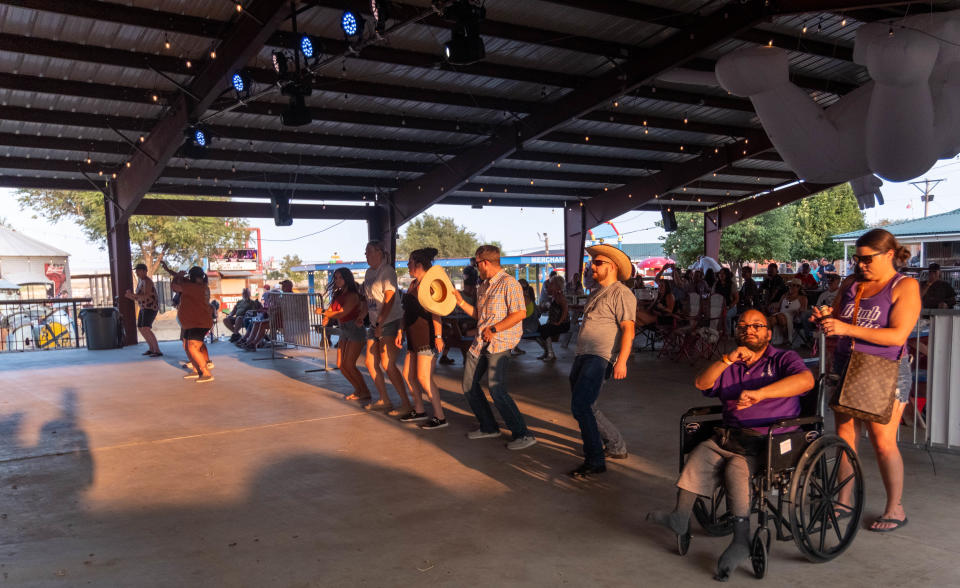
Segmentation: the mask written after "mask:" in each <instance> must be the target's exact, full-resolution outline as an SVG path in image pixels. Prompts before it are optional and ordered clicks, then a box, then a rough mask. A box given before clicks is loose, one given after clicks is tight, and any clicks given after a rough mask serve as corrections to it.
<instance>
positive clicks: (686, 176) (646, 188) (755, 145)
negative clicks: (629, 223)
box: [585, 139, 773, 227]
mask: <svg viewBox="0 0 960 588" xmlns="http://www.w3.org/2000/svg"><path fill="white" fill-rule="evenodd" d="M772 147H773V146H772V145H771V144H770V141H769V139H766V140H762V141H750V142H749V143H744V142H738V143H735V144H731V145H726V146H724V147H722V148H717V149H716V150H715V152H713V153H706V154H704V155H701V156H699V157H696V158H694V159H692V160H690V161H686V162H683V163H679V164H669V165H667V166H664V169H663V171H661V172H659V173H657V174H654V175H652V176H647V177H645V178H640V179H638V180H636V181H634V182H631V183H629V184H625V185H623V186H621V187H619V188H615V189H613V190H610V191H607V192H598V193H596V194H595V195H594V196H593V198H591V199H590V200H589V201H588V203H587V206H586V211H585V214H586V215H587V219H586V220H587V225H589V226H591V227H594V226H597V225H599V224H601V223H604V222H606V221H608V220H610V219H612V218H616V217H617V216H619V215H621V214H623V213H625V212H629V211H630V210H632V209H634V208H636V207H637V206H640V205H642V204H644V203H646V202H648V201H650V200H656V199H659V197H660V196H662V195H664V194H667V193H669V192H671V191H673V190H676V189H678V188H680V187H682V186H685V185H687V184H689V183H690V182H693V181H696V180H697V178H700V177H702V176H705V175H707V174H709V173H712V172H714V171H717V172H718V173H719V170H721V169H723V168H725V167H727V166H730V165H731V164H733V163H734V162H736V161H739V160H741V159H745V158H749V157H752V156H754V155H756V154H758V153H761V152H763V151H766V150H769V149H771V148H772Z"/></svg>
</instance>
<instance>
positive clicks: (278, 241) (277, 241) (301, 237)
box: [260, 219, 347, 243]
mask: <svg viewBox="0 0 960 588" xmlns="http://www.w3.org/2000/svg"><path fill="white" fill-rule="evenodd" d="M345 222H347V221H346V219H344V220H342V221H338V222H335V223H333V224H332V225H330V226H329V227H326V228H324V229H320V230H319V231H314V232H312V233H307V234H306V235H300V236H299V237H294V238H293V239H260V240H261V241H269V242H271V243H287V242H290V241H299V240H300V239H306V238H307V237H312V236H314V235H319V234H320V233H325V232H327V231H329V230H330V229H332V228H334V227H337V226H339V225H342V224H343V223H345Z"/></svg>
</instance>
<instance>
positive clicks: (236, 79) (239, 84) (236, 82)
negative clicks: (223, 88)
mask: <svg viewBox="0 0 960 588" xmlns="http://www.w3.org/2000/svg"><path fill="white" fill-rule="evenodd" d="M246 87H247V85H246V84H245V83H244V82H243V76H242V75H240V73H239V72H237V73H235V74H233V89H234V90H236V91H237V93H238V94H239V93H242V92H243V90H244V89H245V88H246Z"/></svg>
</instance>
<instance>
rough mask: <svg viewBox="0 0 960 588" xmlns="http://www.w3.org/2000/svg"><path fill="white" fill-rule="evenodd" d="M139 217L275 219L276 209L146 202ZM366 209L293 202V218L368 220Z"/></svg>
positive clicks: (251, 204) (266, 205)
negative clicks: (274, 211)
mask: <svg viewBox="0 0 960 588" xmlns="http://www.w3.org/2000/svg"><path fill="white" fill-rule="evenodd" d="M135 214H138V215H140V214H143V215H155V216H214V217H231V216H234V217H240V218H273V209H272V207H271V206H270V204H269V203H266V202H263V203H261V202H229V201H219V200H171V199H160V198H145V199H143V200H142V201H141V202H140V205H139V206H137V212H136V213H135ZM369 215H370V208H369V207H366V206H343V205H341V206H333V205H330V206H327V205H323V206H320V205H317V204H303V203H300V202H293V203H291V205H290V216H292V217H293V218H303V219H345V220H367V217H368V216H369Z"/></svg>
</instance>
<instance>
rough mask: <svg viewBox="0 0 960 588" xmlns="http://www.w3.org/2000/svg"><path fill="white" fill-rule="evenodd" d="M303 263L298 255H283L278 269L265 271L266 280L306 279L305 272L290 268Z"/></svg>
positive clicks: (296, 280) (295, 281)
mask: <svg viewBox="0 0 960 588" xmlns="http://www.w3.org/2000/svg"><path fill="white" fill-rule="evenodd" d="M298 265H303V261H301V260H300V256H299V255H284V256H283V259H282V260H280V269H278V270H270V271H269V272H267V279H268V280H290V281H292V282H294V283H299V282H302V281H304V280H306V279H307V272H295V271H293V269H292V268H294V267H296V266H298Z"/></svg>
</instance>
